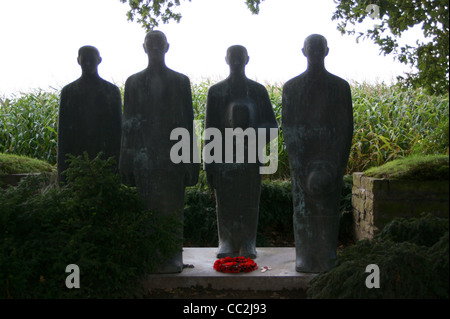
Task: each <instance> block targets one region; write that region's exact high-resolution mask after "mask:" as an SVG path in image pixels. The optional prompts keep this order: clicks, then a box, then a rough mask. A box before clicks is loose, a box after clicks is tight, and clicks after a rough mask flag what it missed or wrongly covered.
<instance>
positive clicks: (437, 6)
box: [332, 0, 449, 94]
mask: <svg viewBox="0 0 450 319" xmlns="http://www.w3.org/2000/svg"><path fill="white" fill-rule="evenodd" d="M336 3H337V4H338V5H337V7H336V11H335V12H334V13H333V17H332V19H333V20H338V21H339V24H338V30H340V31H341V33H342V34H349V35H357V40H359V39H360V38H361V37H363V38H368V39H370V40H372V41H373V42H374V43H376V44H377V45H378V46H379V47H380V50H381V52H383V53H384V54H385V55H387V54H393V55H394V56H395V57H396V59H397V60H398V61H399V62H401V63H404V64H407V65H410V66H412V67H414V68H415V69H416V71H415V72H411V73H409V74H407V75H406V78H402V77H400V78H399V79H400V80H401V81H402V82H403V83H404V84H406V85H409V86H412V87H414V88H417V87H423V88H425V89H426V90H427V91H428V92H429V93H431V94H444V93H446V92H447V93H448V87H449V20H448V17H449V5H448V1H443V0H438V1H436V0H412V1H396V0H376V1H373V0H364V1H360V0H339V1H336ZM370 4H375V5H378V8H379V11H380V12H379V13H380V19H376V20H371V19H372V18H371V17H372V16H373V13H374V12H371V11H370V10H367V7H368V6H369V5H370ZM368 20H369V21H372V23H371V25H372V27H371V28H368V29H366V30H364V31H357V30H356V29H355V24H357V23H358V24H360V23H362V22H365V21H368ZM414 26H420V27H421V29H422V31H423V36H424V38H425V42H423V41H422V42H419V40H417V41H416V43H408V44H404V45H400V43H399V42H400V41H399V39H400V37H401V36H402V34H404V33H405V32H406V31H408V30H409V29H411V28H413V27H414ZM392 36H393V37H392Z"/></svg>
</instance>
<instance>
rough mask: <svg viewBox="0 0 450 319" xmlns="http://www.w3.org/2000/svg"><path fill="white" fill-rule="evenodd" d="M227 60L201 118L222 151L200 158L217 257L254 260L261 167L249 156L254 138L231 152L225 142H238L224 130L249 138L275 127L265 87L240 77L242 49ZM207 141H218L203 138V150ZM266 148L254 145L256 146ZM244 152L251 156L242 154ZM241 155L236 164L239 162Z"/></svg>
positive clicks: (234, 50) (237, 48) (229, 54)
mask: <svg viewBox="0 0 450 319" xmlns="http://www.w3.org/2000/svg"><path fill="white" fill-rule="evenodd" d="M226 62H227V64H228V65H229V67H230V75H229V77H228V78H227V79H225V80H224V81H221V82H219V83H217V84H215V85H213V86H212V87H211V88H210V89H209V92H208V98H207V106H206V120H205V131H206V132H207V131H208V130H210V129H217V130H218V132H220V137H221V138H222V140H221V143H219V144H220V145H221V146H222V149H219V150H218V149H214V152H219V153H220V154H221V155H219V156H217V153H216V154H210V155H211V156H212V157H214V160H213V161H209V160H208V158H207V157H205V158H204V160H205V164H204V167H205V170H206V174H207V180H208V182H209V184H210V185H211V186H212V187H213V188H214V190H215V196H216V211H217V224H218V235H219V249H218V253H217V257H218V258H223V257H226V256H230V257H236V256H244V257H250V258H256V255H257V253H256V233H257V226H258V215H259V199H260V193H261V174H260V170H259V169H260V166H261V165H262V164H261V162H260V161H259V160H255V159H256V156H254V155H256V154H254V153H251V152H252V151H253V152H256V148H253V150H252V149H251V145H250V144H252V143H253V144H254V143H255V135H253V138H250V137H247V140H246V141H247V142H246V143H245V147H244V148H243V152H241V153H242V154H237V153H238V152H236V153H234V152H233V154H230V152H229V151H230V149H227V147H226V144H227V142H230V143H233V144H232V145H234V146H236V143H237V142H236V141H226V139H227V138H230V136H228V135H227V130H228V131H229V130H231V129H233V130H237V129H241V130H242V131H245V132H248V133H249V134H250V133H252V132H253V133H256V131H257V129H265V131H264V132H266V130H269V129H271V128H272V129H278V124H277V122H276V118H275V115H274V112H273V109H272V104H271V102H270V99H269V95H268V93H267V90H266V88H265V87H264V86H263V85H261V84H259V83H257V82H255V81H252V80H250V79H248V78H247V77H246V75H245V66H246V65H247V63H248V62H249V56H248V54H247V50H246V48H245V47H243V46H239V45H236V46H232V47H230V48H229V49H228V51H227V56H226ZM267 135H268V134H267ZM227 136H228V137H227ZM241 137H242V135H241ZM237 138H239V137H237ZM231 139H233V137H232V136H231ZM244 139H245V137H244ZM250 139H251V140H252V141H250ZM212 142H217V141H206V139H205V149H206V148H208V144H209V143H212ZM265 146H266V145H265V144H264V145H258V147H259V148H264V147H265ZM233 149H234V147H233ZM249 149H250V150H251V151H250V153H246V151H248V150H249ZM236 151H237V150H236ZM245 154H248V156H245ZM240 156H241V157H242V158H241V159H242V160H241V161H239V160H238V159H239V157H240ZM252 158H253V160H252ZM258 159H259V158H258Z"/></svg>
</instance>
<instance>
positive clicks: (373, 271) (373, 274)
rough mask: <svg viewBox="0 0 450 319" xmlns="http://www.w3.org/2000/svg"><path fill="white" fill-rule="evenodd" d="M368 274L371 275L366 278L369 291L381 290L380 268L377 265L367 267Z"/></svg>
mask: <svg viewBox="0 0 450 319" xmlns="http://www.w3.org/2000/svg"><path fill="white" fill-rule="evenodd" d="M366 272H368V273H370V275H369V276H367V278H366V287H367V288H369V289H373V288H380V267H378V265H375V264H370V265H367V267H366Z"/></svg>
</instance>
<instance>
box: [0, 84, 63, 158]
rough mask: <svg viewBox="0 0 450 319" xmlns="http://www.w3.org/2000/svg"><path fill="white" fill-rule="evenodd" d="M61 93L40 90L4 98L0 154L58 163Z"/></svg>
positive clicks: (0, 105)
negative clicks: (57, 149) (16, 96)
mask: <svg viewBox="0 0 450 319" xmlns="http://www.w3.org/2000/svg"><path fill="white" fill-rule="evenodd" d="M58 107H59V93H55V92H44V91H41V90H36V91H34V92H30V93H27V94H22V96H20V97H18V98H12V99H6V98H5V99H1V98H0V153H5V154H17V155H24V156H28V157H31V158H37V159H40V160H43V161H46V162H48V163H50V164H52V165H54V164H56V146H57V142H56V141H57V123H58Z"/></svg>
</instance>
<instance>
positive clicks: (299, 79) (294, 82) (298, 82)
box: [283, 73, 306, 93]
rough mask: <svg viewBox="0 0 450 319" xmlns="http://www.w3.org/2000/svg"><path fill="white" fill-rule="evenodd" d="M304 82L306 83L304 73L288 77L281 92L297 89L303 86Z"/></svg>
mask: <svg viewBox="0 0 450 319" xmlns="http://www.w3.org/2000/svg"><path fill="white" fill-rule="evenodd" d="M305 83H306V74H305V73H302V74H300V75H298V76H296V77H294V78H292V79H290V80H289V81H287V82H286V83H285V84H284V85H283V93H284V92H289V91H291V90H298V89H299V88H300V87H302V86H304V85H305Z"/></svg>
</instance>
